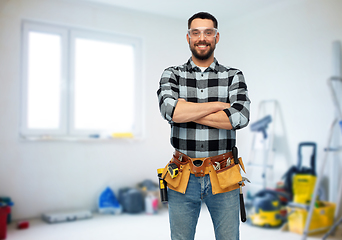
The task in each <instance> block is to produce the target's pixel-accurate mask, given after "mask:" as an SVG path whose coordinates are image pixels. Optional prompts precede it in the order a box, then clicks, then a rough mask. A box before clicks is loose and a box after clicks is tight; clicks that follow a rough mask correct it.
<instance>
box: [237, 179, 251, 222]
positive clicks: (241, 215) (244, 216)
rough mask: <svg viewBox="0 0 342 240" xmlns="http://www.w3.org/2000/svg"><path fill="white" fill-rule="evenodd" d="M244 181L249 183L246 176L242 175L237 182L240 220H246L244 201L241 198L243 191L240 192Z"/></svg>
mask: <svg viewBox="0 0 342 240" xmlns="http://www.w3.org/2000/svg"><path fill="white" fill-rule="evenodd" d="M245 181H247V182H249V183H250V181H249V179H248V178H246V177H242V181H241V182H239V185H240V217H241V222H246V220H247V217H246V208H245V202H244V200H243V193H242V183H243V182H245Z"/></svg>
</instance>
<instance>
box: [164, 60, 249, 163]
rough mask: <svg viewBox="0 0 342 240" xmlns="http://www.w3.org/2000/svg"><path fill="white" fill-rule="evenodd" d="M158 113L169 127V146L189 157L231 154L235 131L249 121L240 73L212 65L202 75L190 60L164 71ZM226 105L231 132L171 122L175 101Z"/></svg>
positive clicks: (247, 100) (243, 81) (215, 64)
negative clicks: (228, 104)
mask: <svg viewBox="0 0 342 240" xmlns="http://www.w3.org/2000/svg"><path fill="white" fill-rule="evenodd" d="M157 94H158V100H159V108H160V112H161V114H162V116H163V118H164V119H166V120H167V121H168V122H169V123H170V125H171V144H172V146H173V147H174V148H175V149H176V150H178V151H180V152H182V153H184V154H186V155H188V156H189V157H192V158H198V157H211V156H215V155H219V154H223V153H226V152H229V151H231V149H232V147H233V146H234V145H235V141H236V140H235V139H236V137H235V130H236V129H239V128H243V127H245V126H247V124H248V122H249V106H250V100H249V98H248V93H247V85H246V83H245V80H244V76H243V74H242V72H241V71H240V70H238V69H234V68H229V67H224V66H222V65H220V64H219V63H218V61H217V60H216V59H214V62H213V63H212V64H211V65H210V66H209V67H208V68H207V69H206V70H205V71H204V72H202V71H201V70H200V68H199V67H197V66H196V65H195V64H194V62H193V61H192V59H191V58H190V59H189V61H188V62H187V63H185V64H183V65H181V66H175V67H169V68H167V69H165V70H164V72H163V74H162V76H161V80H160V87H159V89H158V91H157ZM178 98H183V99H185V100H186V101H188V102H195V103H204V102H214V101H220V102H226V103H230V104H231V107H230V108H228V109H225V110H224V112H225V113H226V114H227V116H228V117H229V120H230V123H231V124H232V126H233V130H224V129H216V128H213V127H208V126H205V125H201V124H197V123H194V122H188V123H175V122H173V121H172V117H173V113H174V110H175V107H176V104H177V101H178Z"/></svg>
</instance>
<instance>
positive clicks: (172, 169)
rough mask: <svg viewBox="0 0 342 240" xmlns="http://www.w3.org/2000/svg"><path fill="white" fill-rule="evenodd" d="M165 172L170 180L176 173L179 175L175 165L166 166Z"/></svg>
mask: <svg viewBox="0 0 342 240" xmlns="http://www.w3.org/2000/svg"><path fill="white" fill-rule="evenodd" d="M167 171H168V172H169V174H170V176H171V178H175V177H177V176H178V173H179V169H178V167H177V165H176V164H175V163H170V164H169V165H168V166H167Z"/></svg>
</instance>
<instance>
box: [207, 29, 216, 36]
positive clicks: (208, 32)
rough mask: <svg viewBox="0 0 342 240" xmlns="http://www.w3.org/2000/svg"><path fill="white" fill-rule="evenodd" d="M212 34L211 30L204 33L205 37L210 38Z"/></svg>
mask: <svg viewBox="0 0 342 240" xmlns="http://www.w3.org/2000/svg"><path fill="white" fill-rule="evenodd" d="M213 34H214V32H213V30H207V31H206V32H205V35H207V36H211V35H213Z"/></svg>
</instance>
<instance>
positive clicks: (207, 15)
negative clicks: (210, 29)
mask: <svg viewBox="0 0 342 240" xmlns="http://www.w3.org/2000/svg"><path fill="white" fill-rule="evenodd" d="M196 18H201V19H209V20H212V21H213V23H214V28H217V27H218V22H217V19H216V18H215V17H214V16H213V15H211V14H210V13H207V12H199V13H196V14H194V15H193V16H192V17H191V18H189V20H188V29H190V26H191V23H192V21H193V20H194V19H196Z"/></svg>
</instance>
